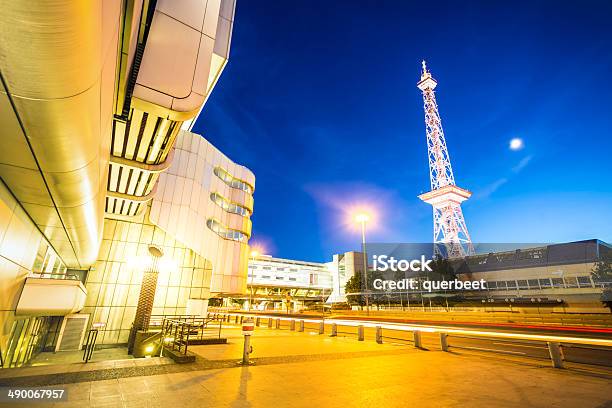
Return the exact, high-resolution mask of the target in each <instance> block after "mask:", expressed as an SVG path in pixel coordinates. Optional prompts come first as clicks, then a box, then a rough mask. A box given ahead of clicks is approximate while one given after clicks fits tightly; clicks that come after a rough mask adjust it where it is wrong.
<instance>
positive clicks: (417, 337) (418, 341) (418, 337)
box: [412, 330, 423, 348]
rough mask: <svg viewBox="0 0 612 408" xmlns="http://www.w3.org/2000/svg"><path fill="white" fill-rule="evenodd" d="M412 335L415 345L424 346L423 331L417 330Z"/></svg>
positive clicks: (417, 346)
mask: <svg viewBox="0 0 612 408" xmlns="http://www.w3.org/2000/svg"><path fill="white" fill-rule="evenodd" d="M412 335H413V339H414V347H416V348H423V343H422V342H421V332H420V331H418V330H415V331H413V332H412Z"/></svg>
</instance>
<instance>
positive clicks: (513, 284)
mask: <svg viewBox="0 0 612 408" xmlns="http://www.w3.org/2000/svg"><path fill="white" fill-rule="evenodd" d="M506 285H508V289H516V281H514V280H511V281H506Z"/></svg>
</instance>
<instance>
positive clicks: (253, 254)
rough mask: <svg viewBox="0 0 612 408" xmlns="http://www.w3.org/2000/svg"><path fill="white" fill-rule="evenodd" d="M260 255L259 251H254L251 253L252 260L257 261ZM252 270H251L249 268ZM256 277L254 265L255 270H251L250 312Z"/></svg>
mask: <svg viewBox="0 0 612 408" xmlns="http://www.w3.org/2000/svg"><path fill="white" fill-rule="evenodd" d="M258 255H259V252H258V251H257V250H252V251H251V260H253V261H254V260H255V258H257V256H258ZM249 269H251V268H249ZM254 276H255V265H253V269H251V285H250V286H251V290H250V295H249V311H250V310H251V307H252V305H253V277H254Z"/></svg>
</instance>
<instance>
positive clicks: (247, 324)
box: [240, 317, 255, 365]
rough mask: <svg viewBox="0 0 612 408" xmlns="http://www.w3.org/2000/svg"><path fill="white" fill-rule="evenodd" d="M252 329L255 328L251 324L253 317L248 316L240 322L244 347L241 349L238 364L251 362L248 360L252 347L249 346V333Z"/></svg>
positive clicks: (251, 332) (250, 333)
mask: <svg viewBox="0 0 612 408" xmlns="http://www.w3.org/2000/svg"><path fill="white" fill-rule="evenodd" d="M241 320H242V319H241ZM254 329H255V326H254V325H253V318H252V317H248V318H246V319H244V323H243V324H242V335H243V336H244V347H243V349H242V361H241V362H240V364H242V365H248V364H251V362H250V361H249V354H251V353H252V352H253V347H251V335H252V334H253V330H254Z"/></svg>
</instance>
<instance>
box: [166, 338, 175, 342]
mask: <svg viewBox="0 0 612 408" xmlns="http://www.w3.org/2000/svg"><path fill="white" fill-rule="evenodd" d="M172 341H174V337H165V338H164V343H170V342H172Z"/></svg>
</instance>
